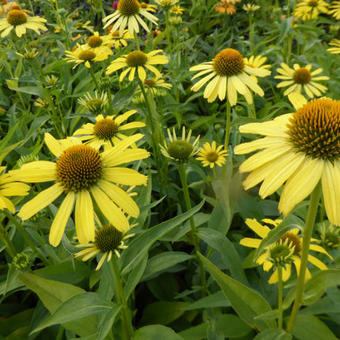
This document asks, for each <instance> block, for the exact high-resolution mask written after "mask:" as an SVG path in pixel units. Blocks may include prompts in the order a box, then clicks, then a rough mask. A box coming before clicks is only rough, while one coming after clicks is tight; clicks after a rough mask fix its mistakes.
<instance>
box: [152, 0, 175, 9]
mask: <svg viewBox="0 0 340 340" xmlns="http://www.w3.org/2000/svg"><path fill="white" fill-rule="evenodd" d="M178 1H179V0H155V2H156V4H157V5H159V6H161V7H163V8H165V9H166V10H168V9H169V8H170V7H171V6H174V5H176V4H177V3H178Z"/></svg>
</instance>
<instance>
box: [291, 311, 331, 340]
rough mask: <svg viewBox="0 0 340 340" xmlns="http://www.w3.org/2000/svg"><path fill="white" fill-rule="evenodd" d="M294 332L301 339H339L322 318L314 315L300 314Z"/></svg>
mask: <svg viewBox="0 0 340 340" xmlns="http://www.w3.org/2000/svg"><path fill="white" fill-rule="evenodd" d="M292 333H293V335H294V336H295V337H296V338H297V339H299V340H310V339H322V340H338V338H337V337H336V336H335V335H334V334H333V332H332V331H331V330H330V329H329V328H328V327H327V326H326V325H325V324H324V323H323V322H322V321H321V320H320V319H318V318H317V317H315V316H312V315H301V314H300V315H298V316H297V318H296V321H295V324H294V327H293V330H292Z"/></svg>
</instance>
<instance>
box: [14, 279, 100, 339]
mask: <svg viewBox="0 0 340 340" xmlns="http://www.w3.org/2000/svg"><path fill="white" fill-rule="evenodd" d="M18 278H19V279H20V280H21V281H22V282H23V283H24V284H25V286H26V287H27V288H28V289H31V290H32V291H33V292H34V293H36V294H37V295H38V297H39V299H40V300H41V302H42V303H43V304H44V306H45V307H46V308H47V309H48V310H49V312H50V313H51V314H53V313H54V312H55V311H56V310H57V309H58V308H59V306H61V305H62V304H63V303H64V302H65V301H67V300H68V299H70V298H72V297H73V296H76V295H79V294H83V293H85V291H84V290H83V289H81V288H79V287H76V286H73V285H70V284H68V283H63V282H58V281H53V280H46V279H43V278H41V277H39V276H37V275H34V274H30V273H20V274H19V275H18ZM96 325H97V318H96V317H95V316H91V317H86V318H84V319H82V320H78V321H73V322H69V323H66V324H63V327H65V328H66V329H68V330H70V331H72V332H74V333H76V334H78V335H80V336H86V335H89V334H93V333H94V332H95V331H96Z"/></svg>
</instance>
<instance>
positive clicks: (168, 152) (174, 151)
mask: <svg viewBox="0 0 340 340" xmlns="http://www.w3.org/2000/svg"><path fill="white" fill-rule="evenodd" d="M167 131H168V137H169V142H168V143H166V142H164V145H161V146H160V147H161V153H162V154H163V156H165V157H167V158H170V159H172V160H174V161H176V162H178V163H185V162H187V161H188V160H189V159H190V158H191V157H193V156H194V155H196V154H197V152H198V142H199V139H200V136H198V137H197V138H196V139H195V140H194V142H193V143H191V142H190V139H191V133H192V131H191V130H189V132H188V134H187V135H186V132H185V126H183V128H182V139H177V136H176V132H175V128H173V130H172V135H171V131H170V129H167Z"/></svg>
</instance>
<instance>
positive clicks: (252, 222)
mask: <svg viewBox="0 0 340 340" xmlns="http://www.w3.org/2000/svg"><path fill="white" fill-rule="evenodd" d="M246 225H247V226H248V227H249V228H250V229H251V230H252V231H253V232H254V233H256V234H257V235H258V236H260V237H261V238H265V237H266V236H267V235H268V233H269V232H270V228H268V227H267V226H263V225H261V223H259V222H257V220H256V219H255V218H252V219H250V218H247V219H246Z"/></svg>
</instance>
